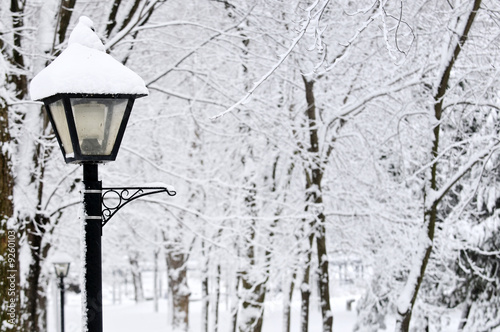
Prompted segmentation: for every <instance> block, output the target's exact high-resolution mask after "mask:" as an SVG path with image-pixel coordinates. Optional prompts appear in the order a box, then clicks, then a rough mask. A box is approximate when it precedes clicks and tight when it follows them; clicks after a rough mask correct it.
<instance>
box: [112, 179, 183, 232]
mask: <svg viewBox="0 0 500 332" xmlns="http://www.w3.org/2000/svg"><path fill="white" fill-rule="evenodd" d="M162 192H166V193H167V194H168V195H169V196H175V195H176V194H177V193H176V191H175V190H173V189H172V188H170V189H168V188H166V187H144V188H142V187H130V188H102V226H104V225H106V224H107V223H108V221H109V219H111V218H112V217H113V216H114V215H115V214H116V212H118V210H120V209H121V208H122V207H124V206H125V205H127V204H128V203H130V202H132V201H133V200H136V199H137V198H140V197H143V196H147V195H153V194H157V193H162Z"/></svg>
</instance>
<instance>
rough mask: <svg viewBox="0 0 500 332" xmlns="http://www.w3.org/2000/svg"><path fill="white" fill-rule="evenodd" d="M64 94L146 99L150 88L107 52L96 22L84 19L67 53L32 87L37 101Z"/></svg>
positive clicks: (72, 37) (64, 52)
mask: <svg viewBox="0 0 500 332" xmlns="http://www.w3.org/2000/svg"><path fill="white" fill-rule="evenodd" d="M60 93H80V94H81V93H85V94H108V95H113V94H134V95H140V96H144V95H147V94H148V89H147V88H146V85H145V83H144V81H143V80H142V78H141V77H139V75H137V74H136V73H134V72H133V71H132V70H130V69H128V68H127V67H125V66H124V65H122V64H121V63H120V62H118V61H117V60H115V59H114V58H113V57H112V56H110V55H109V54H106V53H105V52H104V45H103V44H102V42H101V40H100V39H99V37H98V36H97V35H96V33H95V32H94V30H93V23H92V21H91V20H90V19H89V18H88V17H85V16H82V17H80V19H79V21H78V24H77V25H76V27H75V28H74V29H73V32H72V33H71V35H70V37H69V41H68V47H67V48H66V50H64V51H63V52H62V53H61V55H59V56H58V57H57V58H56V59H55V60H54V61H53V62H52V63H51V64H50V65H49V66H47V67H46V68H45V69H43V70H42V71H41V72H40V73H38V75H36V76H35V77H34V78H33V80H32V81H31V84H30V95H31V98H32V99H33V100H42V99H45V98H47V97H51V96H54V95H57V94H60Z"/></svg>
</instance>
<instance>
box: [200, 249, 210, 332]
mask: <svg viewBox="0 0 500 332" xmlns="http://www.w3.org/2000/svg"><path fill="white" fill-rule="evenodd" d="M201 251H202V255H203V256H205V262H204V266H203V269H202V271H201V273H202V276H201V301H202V306H201V326H202V328H201V331H202V332H208V319H209V315H208V313H209V306H210V297H209V292H208V264H209V257H208V255H209V253H208V250H207V249H206V248H205V241H203V240H201Z"/></svg>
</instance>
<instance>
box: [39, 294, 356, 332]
mask: <svg viewBox="0 0 500 332" xmlns="http://www.w3.org/2000/svg"><path fill="white" fill-rule="evenodd" d="M297 295H298V294H297ZM297 298H298V297H297ZM350 298H353V297H350V296H343V297H334V298H332V301H333V302H332V306H333V312H334V317H335V321H334V330H335V331H352V328H353V326H354V323H355V318H356V312H355V308H354V307H353V310H352V311H347V310H346V300H347V299H350ZM50 302H52V303H51V305H50V306H49V307H50V310H49V312H48V315H49V316H48V318H49V322H48V323H49V331H57V328H56V325H55V322H56V321H57V322H58V321H59V320H58V318H57V313H56V311H57V310H58V307H56V305H55V303H53V301H50ZM104 302H105V303H104V308H103V319H104V331H106V332H137V331H148V332H160V331H161V332H167V331H170V329H169V327H168V325H167V305H168V302H167V299H161V300H160V303H159V310H158V312H157V313H156V312H154V304H153V301H152V300H149V301H145V302H142V303H139V304H136V303H135V302H134V301H133V300H131V299H123V300H122V303H121V304H112V301H110V299H107V300H106V299H105V300H104ZM201 304H202V302H201V301H199V300H198V301H196V300H195V301H192V302H191V304H190V308H189V310H190V313H189V316H190V317H189V323H190V331H192V332H197V331H200V330H201V325H200V319H201ZM229 305H230V304H229V303H226V302H225V300H224V299H222V298H221V306H220V324H221V325H220V328H219V331H221V332H226V331H230V327H229V324H230V322H231V317H230V314H229ZM299 306H300V302H299V301H294V302H293V305H292V310H293V311H292V323H291V326H292V331H297V332H298V331H299ZM310 315H311V319H310V331H312V332H314V331H320V330H321V314H320V312H319V307H318V308H315V307H314V306H312V307H311V314H310ZM65 320H66V324H65V331H66V332H81V302H80V295H77V294H75V293H69V292H68V293H67V296H66V310H65ZM281 320H282V300H281V299H279V298H278V299H274V300H269V301H266V309H265V319H264V327H263V331H264V332H278V331H281Z"/></svg>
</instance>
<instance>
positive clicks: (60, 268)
mask: <svg viewBox="0 0 500 332" xmlns="http://www.w3.org/2000/svg"><path fill="white" fill-rule="evenodd" d="M69 264H70V262H69V261H68V262H67V261H61V262H54V270H55V271H56V276H57V277H58V278H59V290H60V292H61V332H64V278H66V277H67V276H68V272H69Z"/></svg>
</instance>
